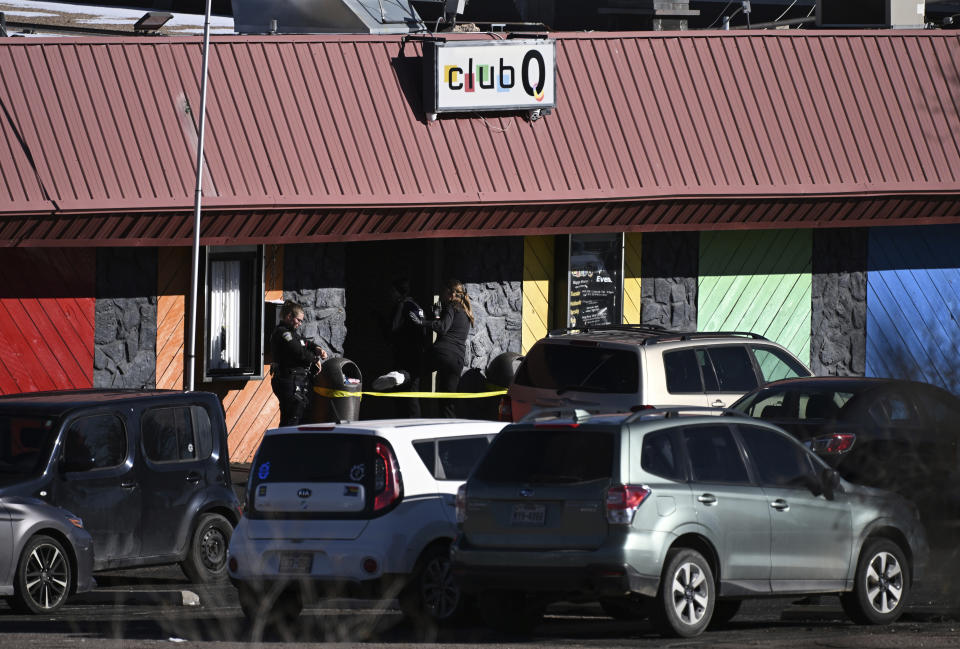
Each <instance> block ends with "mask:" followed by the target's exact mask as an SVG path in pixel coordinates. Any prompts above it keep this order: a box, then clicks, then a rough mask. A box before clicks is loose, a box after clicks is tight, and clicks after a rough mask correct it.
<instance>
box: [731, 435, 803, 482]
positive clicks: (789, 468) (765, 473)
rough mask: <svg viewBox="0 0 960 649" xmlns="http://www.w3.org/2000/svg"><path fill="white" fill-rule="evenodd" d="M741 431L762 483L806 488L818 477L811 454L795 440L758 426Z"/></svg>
mask: <svg viewBox="0 0 960 649" xmlns="http://www.w3.org/2000/svg"><path fill="white" fill-rule="evenodd" d="M739 429H740V435H741V436H742V437H743V442H744V444H745V445H746V447H747V452H748V453H749V454H750V458H751V461H752V463H753V465H754V466H755V467H756V469H757V473H758V474H759V476H760V482H761V483H762V484H765V485H772V486H776V487H788V488H790V487H797V488H805V487H807V486H808V485H809V484H810V479H811V478H815V475H816V473H815V470H814V467H813V465H812V464H811V463H810V455H809V453H807V451H806V450H804V448H803V447H802V446H800V445H799V444H797V443H796V442H794V441H793V440H792V439H789V438H787V437H784V436H783V435H780V434H778V433H776V432H775V431H772V430H769V429H766V428H760V427H758V426H746V425H741V426H739Z"/></svg>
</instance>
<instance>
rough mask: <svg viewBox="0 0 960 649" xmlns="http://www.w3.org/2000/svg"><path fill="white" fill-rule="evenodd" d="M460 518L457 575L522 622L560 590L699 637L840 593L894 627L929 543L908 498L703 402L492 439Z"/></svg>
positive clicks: (546, 421) (486, 611)
mask: <svg viewBox="0 0 960 649" xmlns="http://www.w3.org/2000/svg"><path fill="white" fill-rule="evenodd" d="M721 413H723V414H721ZM457 514H458V520H459V533H458V537H457V539H456V541H455V543H454V545H453V547H452V550H451V552H452V554H451V560H452V565H453V569H454V574H455V577H456V579H457V580H458V582H459V584H460V586H461V588H462V589H463V590H464V591H465V592H473V593H476V594H477V595H478V596H479V597H478V599H479V606H480V612H481V614H482V616H483V619H484V620H485V622H486V623H487V624H488V625H490V626H492V627H494V628H497V629H500V630H503V631H510V632H524V631H530V630H532V628H533V627H534V626H535V625H536V624H537V623H538V621H539V620H540V618H541V617H542V614H543V610H544V607H545V605H546V604H548V603H549V602H551V601H557V600H572V601H585V600H588V601H589V600H594V601H599V602H600V604H601V606H603V608H604V610H605V611H606V612H607V613H609V614H610V615H612V616H614V617H617V618H621V619H643V618H647V617H648V618H649V619H650V621H651V622H652V623H653V624H654V625H655V627H656V628H657V629H658V630H659V631H660V632H661V633H663V634H665V635H675V636H682V637H691V636H695V635H698V634H700V633H702V632H703V631H704V630H705V629H706V628H707V626H708V625H710V624H711V623H712V624H714V625H717V624H722V623H725V622H727V621H729V620H730V619H731V618H732V617H733V616H734V615H736V613H737V611H738V609H739V608H740V603H741V602H742V600H743V599H746V598H753V597H766V596H783V595H799V594H806V595H809V594H839V595H840V597H841V602H842V604H843V608H844V610H845V611H846V612H847V614H848V615H849V616H850V617H851V618H852V619H853V620H854V621H856V622H859V623H863V624H885V623H889V622H892V621H894V620H896V619H897V618H898V617H899V616H900V614H901V613H902V612H903V610H904V607H905V603H906V601H907V596H908V594H909V592H910V589H911V585H912V584H913V582H915V581H916V580H917V579H918V578H919V577H920V576H921V573H922V570H923V567H924V565H925V563H926V561H927V554H928V548H927V542H926V536H925V533H924V530H923V527H922V525H921V524H920V522H919V518H918V516H917V513H916V509H915V508H914V507H913V505H912V504H910V503H909V502H908V501H906V500H904V499H902V498H900V497H899V496H896V495H895V494H892V493H889V492H885V491H881V490H878V489H870V488H866V487H861V486H856V485H853V484H850V483H847V482H845V481H843V480H842V479H840V478H839V476H838V474H837V473H836V472H835V471H834V470H833V469H831V468H830V467H828V466H827V465H826V464H824V463H823V462H822V461H821V460H820V459H819V458H818V457H816V456H815V455H814V454H813V453H811V452H810V451H809V450H808V449H806V448H805V447H804V446H803V445H801V444H800V443H799V442H797V441H796V440H795V439H794V438H793V437H792V436H790V435H789V434H787V433H785V432H784V431H782V430H781V429H779V428H777V427H776V426H773V425H770V424H767V423H765V422H762V421H758V420H755V419H751V418H747V417H743V416H736V415H731V414H730V413H729V412H726V413H724V411H718V410H712V409H708V408H691V407H686V408H666V409H647V410H639V411H637V412H633V413H619V414H594V415H590V414H588V413H586V412H584V411H568V412H558V413H540V414H538V413H532V414H531V416H530V417H528V418H526V419H525V420H524V421H522V422H518V423H516V424H513V425H510V426H508V427H506V428H505V429H504V430H503V432H501V433H500V435H499V436H498V437H497V438H496V440H495V441H494V442H493V444H491V446H490V448H489V449H488V451H487V453H486V454H485V455H484V457H483V458H482V459H481V461H480V463H479V464H478V466H477V467H476V469H475V470H474V472H473V474H472V475H471V477H470V478H469V479H468V481H467V482H466V483H465V484H464V485H463V486H462V487H461V488H460V491H459V493H458V495H457Z"/></svg>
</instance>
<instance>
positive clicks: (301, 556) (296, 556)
mask: <svg viewBox="0 0 960 649" xmlns="http://www.w3.org/2000/svg"><path fill="white" fill-rule="evenodd" d="M312 567H313V555H312V554H310V553H309V552H287V553H285V554H281V555H280V568H279V570H280V572H282V573H286V574H296V575H303V574H309V572H310V569H311V568H312Z"/></svg>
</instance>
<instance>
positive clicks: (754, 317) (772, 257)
mask: <svg viewBox="0 0 960 649" xmlns="http://www.w3.org/2000/svg"><path fill="white" fill-rule="evenodd" d="M812 246H813V238H812V235H811V232H810V230H777V231H756V230H754V231H749V232H704V233H702V234H701V235H700V279H699V282H698V305H697V329H698V330H699V331H722V330H727V331H752V332H754V333H758V334H762V335H764V336H766V337H767V338H769V339H771V340H774V341H776V342H778V343H780V344H781V345H783V346H784V347H786V348H787V349H789V350H790V351H791V352H793V353H794V354H795V355H796V356H797V357H798V358H799V359H800V360H801V361H803V362H804V363H806V364H809V363H810V312H811V308H810V300H811V288H812V274H811V254H812Z"/></svg>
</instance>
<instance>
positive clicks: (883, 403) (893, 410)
mask: <svg viewBox="0 0 960 649" xmlns="http://www.w3.org/2000/svg"><path fill="white" fill-rule="evenodd" d="M867 412H868V413H869V414H870V418H871V419H873V421H874V422H876V423H877V424H879V425H881V426H887V425H890V424H893V423H904V422H909V421H918V420H919V417H917V414H916V412H914V409H913V404H912V403H910V400H909V399H907V398H906V397H905V396H903V395H902V394H899V393H897V392H888V393H886V394H883V395H880V396H879V397H877V398H876V399H875V400H874V401H873V403H871V404H870V407H869V408H868V409H867Z"/></svg>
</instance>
